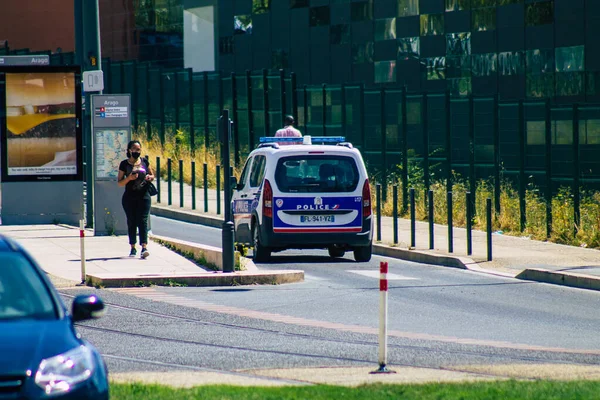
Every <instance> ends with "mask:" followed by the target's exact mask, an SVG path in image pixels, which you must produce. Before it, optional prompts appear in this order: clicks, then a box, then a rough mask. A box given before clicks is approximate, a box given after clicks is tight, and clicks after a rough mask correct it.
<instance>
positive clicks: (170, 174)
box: [167, 158, 173, 206]
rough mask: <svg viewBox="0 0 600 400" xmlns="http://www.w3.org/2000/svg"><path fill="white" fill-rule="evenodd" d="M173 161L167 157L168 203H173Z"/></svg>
mask: <svg viewBox="0 0 600 400" xmlns="http://www.w3.org/2000/svg"><path fill="white" fill-rule="evenodd" d="M171 164H172V162H171V159H170V158H168V159H167V198H168V201H167V205H169V206H170V205H171V204H172V203H173V194H172V193H171V188H172V184H173V183H172V182H171V180H172V179H173V176H172V166H171Z"/></svg>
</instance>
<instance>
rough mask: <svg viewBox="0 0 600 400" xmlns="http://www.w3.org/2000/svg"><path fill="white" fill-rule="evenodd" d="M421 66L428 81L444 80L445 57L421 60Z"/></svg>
mask: <svg viewBox="0 0 600 400" xmlns="http://www.w3.org/2000/svg"><path fill="white" fill-rule="evenodd" d="M421 65H422V66H424V67H425V71H426V77H427V80H428V81H437V80H440V79H446V57H432V58H422V59H421Z"/></svg>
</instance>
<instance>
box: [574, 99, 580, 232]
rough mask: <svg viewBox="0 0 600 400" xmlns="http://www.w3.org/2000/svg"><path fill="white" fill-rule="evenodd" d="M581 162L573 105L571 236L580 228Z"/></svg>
mask: <svg viewBox="0 0 600 400" xmlns="http://www.w3.org/2000/svg"><path fill="white" fill-rule="evenodd" d="M580 168H581V162H580V158H579V105H578V104H573V224H574V228H573V236H574V237H575V236H577V232H578V231H579V227H580V226H581V209H580V201H581V194H580V187H579V186H580V185H579V172H580Z"/></svg>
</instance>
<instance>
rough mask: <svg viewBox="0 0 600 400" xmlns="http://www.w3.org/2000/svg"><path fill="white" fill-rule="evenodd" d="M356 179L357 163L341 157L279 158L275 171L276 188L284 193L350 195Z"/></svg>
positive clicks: (357, 176)
mask: <svg viewBox="0 0 600 400" xmlns="http://www.w3.org/2000/svg"><path fill="white" fill-rule="evenodd" d="M358 179H359V174H358V168H357V167H356V162H355V161H354V159H353V158H352V157H344V156H327V155H321V156H317V155H310V156H309V155H302V156H291V157H282V158H281V159H279V161H278V163H277V168H276V170H275V182H276V183H277V187H278V189H279V190H280V191H282V192H285V193H319V192H321V193H322V192H325V193H338V192H339V193H341V192H353V191H354V190H356V187H357V185H358Z"/></svg>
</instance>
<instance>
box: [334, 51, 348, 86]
mask: <svg viewBox="0 0 600 400" xmlns="http://www.w3.org/2000/svg"><path fill="white" fill-rule="evenodd" d="M350 81H352V47H351V46H350V45H339V46H338V45H332V46H331V82H332V83H344V82H350Z"/></svg>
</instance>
